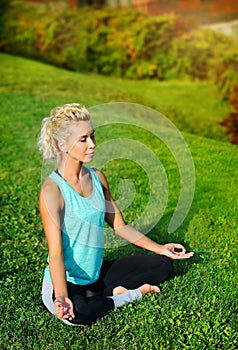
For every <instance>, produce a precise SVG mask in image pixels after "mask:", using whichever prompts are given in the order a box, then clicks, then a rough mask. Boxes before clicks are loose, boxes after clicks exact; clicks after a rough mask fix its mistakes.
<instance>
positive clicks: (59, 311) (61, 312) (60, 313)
mask: <svg viewBox="0 0 238 350" xmlns="http://www.w3.org/2000/svg"><path fill="white" fill-rule="evenodd" d="M56 316H57V317H59V318H63V316H64V308H63V306H61V305H58V306H57V307H56Z"/></svg>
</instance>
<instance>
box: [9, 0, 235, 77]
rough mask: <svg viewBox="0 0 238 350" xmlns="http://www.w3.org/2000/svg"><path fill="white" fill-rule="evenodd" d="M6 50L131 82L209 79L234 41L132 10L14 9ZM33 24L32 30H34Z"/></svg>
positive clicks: (169, 16)
mask: <svg viewBox="0 0 238 350" xmlns="http://www.w3.org/2000/svg"><path fill="white" fill-rule="evenodd" d="M8 18H9V20H8V25H7V33H6V37H5V45H4V47H3V49H4V50H5V51H7V52H12V53H17V54H21V55H23V56H27V57H31V58H37V59H40V60H42V61H45V62H48V63H52V64H55V65H59V66H61V67H65V68H68V69H71V70H78V71H90V72H96V73H100V74H105V75H114V76H117V77H126V78H131V79H144V78H155V79H159V80H165V79H169V78H176V77H185V76H187V77H190V78H192V79H207V78H208V77H209V74H210V71H211V69H212V67H213V63H214V62H215V60H216V59H217V56H219V55H220V56H221V55H222V54H223V52H224V51H225V50H226V49H227V47H228V46H229V45H230V44H231V40H230V39H228V38H227V37H226V36H224V35H222V34H217V33H216V32H213V31H212V30H201V29H197V28H196V27H195V26H194V25H193V24H191V23H190V22H186V21H184V20H181V19H180V18H179V17H177V16H175V15H173V14H167V15H163V16H159V17H147V16H146V15H143V14H141V13H137V12H135V11H133V10H132V9H129V8H126V7H124V8H119V9H115V8H110V9H109V8H106V7H104V8H102V9H95V8H92V7H82V8H80V9H79V10H78V11H72V10H70V9H64V10H62V9H58V10H56V9H54V11H52V10H50V9H47V16H46V10H43V9H42V8H38V7H36V6H34V7H31V6H30V5H28V6H27V7H25V6H24V5H23V4H22V5H21V6H20V5H19V4H18V5H15V6H14V7H13V8H11V9H10V10H9V12H8ZM29 23H31V26H29Z"/></svg>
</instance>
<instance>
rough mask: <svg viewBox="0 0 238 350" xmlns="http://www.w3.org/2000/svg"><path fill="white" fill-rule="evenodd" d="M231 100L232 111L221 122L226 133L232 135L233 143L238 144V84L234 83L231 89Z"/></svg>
mask: <svg viewBox="0 0 238 350" xmlns="http://www.w3.org/2000/svg"><path fill="white" fill-rule="evenodd" d="M229 101H230V105H231V111H230V113H229V114H228V116H227V117H226V118H224V120H223V121H222V122H221V125H223V126H224V127H225V128H226V133H227V134H228V135H231V136H232V138H231V143H233V144H236V145H238V84H237V83H234V84H233V86H232V89H231V90H230V96H229Z"/></svg>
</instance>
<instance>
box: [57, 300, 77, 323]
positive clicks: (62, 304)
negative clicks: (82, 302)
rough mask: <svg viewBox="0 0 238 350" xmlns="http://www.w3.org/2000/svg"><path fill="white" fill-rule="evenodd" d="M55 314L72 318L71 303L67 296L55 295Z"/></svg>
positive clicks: (64, 317)
mask: <svg viewBox="0 0 238 350" xmlns="http://www.w3.org/2000/svg"><path fill="white" fill-rule="evenodd" d="M54 304H55V311H56V316H57V317H59V318H63V319H68V320H70V321H71V320H72V319H73V318H74V317H75V315H74V310H73V303H72V301H71V300H70V299H69V298H67V297H57V298H55V301H54Z"/></svg>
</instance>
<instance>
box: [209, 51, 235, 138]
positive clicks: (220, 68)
mask: <svg viewBox="0 0 238 350" xmlns="http://www.w3.org/2000/svg"><path fill="white" fill-rule="evenodd" d="M214 83H215V84H216V85H217V88H218V91H219V93H220V95H221V98H223V99H224V100H228V101H229V103H230V112H229V113H228V114H227V116H226V117H225V118H224V119H223V121H222V122H221V125H223V126H224V127H225V128H226V133H227V134H228V135H231V143H234V144H238V47H237V46H234V47H231V48H229V49H228V50H227V51H226V52H225V53H224V56H223V57H222V58H220V60H219V61H218V62H217V65H216V67H215V72H214Z"/></svg>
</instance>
